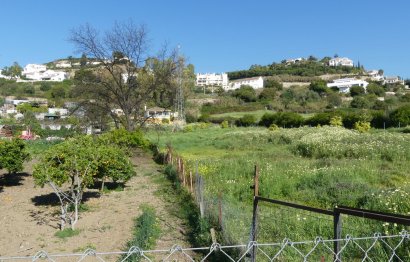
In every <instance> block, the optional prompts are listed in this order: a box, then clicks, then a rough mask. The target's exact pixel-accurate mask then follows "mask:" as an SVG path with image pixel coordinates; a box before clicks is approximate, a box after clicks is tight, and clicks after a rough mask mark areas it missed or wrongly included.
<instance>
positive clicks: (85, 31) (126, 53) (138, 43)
mask: <svg viewBox="0 0 410 262" xmlns="http://www.w3.org/2000/svg"><path fill="white" fill-rule="evenodd" d="M70 40H71V42H72V43H74V45H75V46H76V47H77V49H78V50H79V51H80V52H82V53H84V54H85V55H87V56H89V57H93V58H94V59H95V60H96V61H99V62H101V65H102V66H101V69H100V70H96V71H94V72H93V74H94V77H87V78H86V79H82V78H77V80H79V81H77V85H76V88H78V89H79V90H81V92H82V93H83V100H84V102H85V101H90V100H92V101H94V104H95V106H98V107H99V108H101V109H105V110H107V109H108V111H111V109H115V108H119V109H121V110H122V112H123V114H124V115H123V116H121V117H120V116H117V115H115V114H110V116H111V117H112V118H113V119H114V120H115V121H116V122H117V123H120V124H121V125H122V126H123V127H124V128H125V129H127V130H129V131H132V130H135V129H136V125H137V124H142V123H143V122H144V120H143V117H142V116H143V113H144V106H145V105H146V104H147V103H148V102H150V100H151V99H152V96H153V92H154V91H156V90H158V89H159V88H164V87H168V88H169V89H170V88H175V87H176V85H175V79H176V76H177V75H178V74H177V73H178V72H181V71H180V70H182V68H183V66H184V65H183V62H184V61H183V59H181V58H180V57H178V56H177V54H176V52H172V53H171V54H168V52H166V50H163V51H161V52H160V54H159V55H157V56H155V57H154V56H150V55H149V54H148V50H149V49H150V46H149V37H148V33H147V30H146V28H145V27H144V26H137V25H135V24H134V23H132V21H130V22H128V23H116V24H115V25H114V26H113V28H112V29H111V30H109V31H107V32H106V33H105V34H104V35H103V36H102V35H100V34H99V33H98V31H97V30H96V29H95V28H93V27H92V26H90V25H84V26H81V27H79V28H77V29H74V30H72V33H71V36H70ZM119 54H121V55H122V56H123V57H124V58H125V57H126V58H127V59H121V60H120V61H122V62H121V63H118V61H119V59H118V55H119ZM109 57H111V58H112V59H111V61H108V60H107V58H109Z"/></svg>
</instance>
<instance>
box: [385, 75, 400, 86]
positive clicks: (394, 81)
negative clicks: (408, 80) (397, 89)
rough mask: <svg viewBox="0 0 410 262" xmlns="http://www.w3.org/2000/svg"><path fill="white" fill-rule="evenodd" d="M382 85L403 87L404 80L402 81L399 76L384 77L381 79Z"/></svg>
mask: <svg viewBox="0 0 410 262" xmlns="http://www.w3.org/2000/svg"><path fill="white" fill-rule="evenodd" d="M383 84H384V85H385V84H400V85H404V80H402V79H401V78H400V77H399V76H386V77H385V78H384V79H383Z"/></svg>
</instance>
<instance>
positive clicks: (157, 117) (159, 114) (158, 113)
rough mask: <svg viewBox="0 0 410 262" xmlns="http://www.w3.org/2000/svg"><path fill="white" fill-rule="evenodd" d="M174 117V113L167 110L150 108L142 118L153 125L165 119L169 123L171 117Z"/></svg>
mask: <svg viewBox="0 0 410 262" xmlns="http://www.w3.org/2000/svg"><path fill="white" fill-rule="evenodd" d="M173 116H174V113H172V112H171V110H169V109H165V108H162V107H152V108H148V109H146V110H145V114H144V117H145V118H146V119H147V121H148V122H153V123H162V122H163V120H164V119H167V120H168V121H169V122H171V117H173Z"/></svg>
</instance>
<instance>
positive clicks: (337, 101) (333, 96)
mask: <svg viewBox="0 0 410 262" xmlns="http://www.w3.org/2000/svg"><path fill="white" fill-rule="evenodd" d="M326 100H327V103H328V107H331V108H334V107H339V106H341V105H342V98H341V97H340V94H339V93H335V92H334V93H330V94H329V95H328V96H327V97H326Z"/></svg>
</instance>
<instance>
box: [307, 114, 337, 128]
mask: <svg viewBox="0 0 410 262" xmlns="http://www.w3.org/2000/svg"><path fill="white" fill-rule="evenodd" d="M331 118H332V113H317V114H315V115H314V116H312V117H310V118H308V119H306V120H305V125H309V126H318V125H321V126H324V125H329V124H330V119H331Z"/></svg>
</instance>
